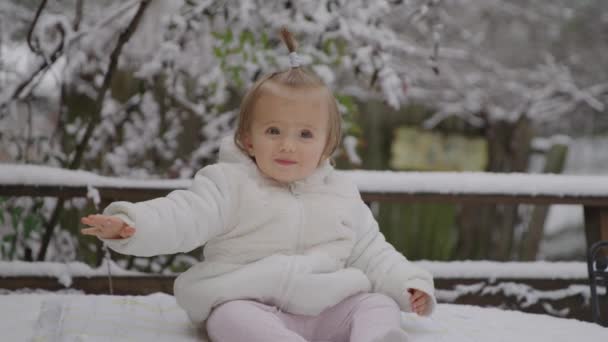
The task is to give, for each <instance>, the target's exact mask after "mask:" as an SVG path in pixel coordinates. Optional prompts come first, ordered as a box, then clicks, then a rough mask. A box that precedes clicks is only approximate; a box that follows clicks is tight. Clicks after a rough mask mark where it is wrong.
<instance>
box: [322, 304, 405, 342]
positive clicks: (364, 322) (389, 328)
mask: <svg viewBox="0 0 608 342" xmlns="http://www.w3.org/2000/svg"><path fill="white" fill-rule="evenodd" d="M321 316H323V318H322V320H321V323H320V326H319V330H318V332H319V333H320V334H321V336H327V337H329V338H330V339H332V340H336V341H338V340H339V341H345V342H346V341H350V342H405V341H407V334H406V333H405V332H404V331H402V330H401V310H400V309H399V306H398V305H397V303H396V302H395V301H394V300H393V299H391V298H390V297H388V296H385V295H383V294H378V293H362V294H358V295H354V296H351V297H349V298H347V299H345V300H344V301H342V302H340V303H338V304H337V305H335V306H333V307H332V308H329V309H328V310H326V311H324V312H323V313H322V314H321ZM332 328H333V331H332V330H331V329H332ZM336 328H338V329H336ZM344 329H350V331H349V332H348V331H347V332H346V334H340V335H341V336H336V335H333V334H332V332H333V333H334V334H335V333H336V332H338V331H339V330H342V331H344ZM332 335H333V336H332Z"/></svg>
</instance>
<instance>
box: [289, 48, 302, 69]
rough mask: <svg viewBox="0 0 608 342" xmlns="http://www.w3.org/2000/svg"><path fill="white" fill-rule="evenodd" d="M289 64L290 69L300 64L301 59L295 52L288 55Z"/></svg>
mask: <svg viewBox="0 0 608 342" xmlns="http://www.w3.org/2000/svg"><path fill="white" fill-rule="evenodd" d="M289 64H290V65H291V67H292V68H297V67H299V66H300V65H301V64H302V59H301V58H300V55H298V53H297V52H295V51H294V52H290V53H289Z"/></svg>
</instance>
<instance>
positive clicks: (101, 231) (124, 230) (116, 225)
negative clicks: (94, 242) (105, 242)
mask: <svg viewBox="0 0 608 342" xmlns="http://www.w3.org/2000/svg"><path fill="white" fill-rule="evenodd" d="M80 222H82V223H84V224H86V225H87V226H90V227H89V228H83V229H81V230H80V232H81V233H82V234H84V235H94V236H97V237H99V238H102V239H124V238H128V237H130V236H131V235H133V234H135V228H134V227H131V226H129V225H127V224H126V223H125V222H124V221H123V220H121V219H119V218H118V217H114V216H107V215H89V216H86V217H83V218H81V219H80Z"/></svg>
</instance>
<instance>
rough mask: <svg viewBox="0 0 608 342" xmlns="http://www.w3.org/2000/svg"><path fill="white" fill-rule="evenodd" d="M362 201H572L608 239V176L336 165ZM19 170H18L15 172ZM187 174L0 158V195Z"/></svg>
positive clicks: (164, 187)
mask: <svg viewBox="0 0 608 342" xmlns="http://www.w3.org/2000/svg"><path fill="white" fill-rule="evenodd" d="M340 172H341V173H342V174H343V175H344V176H345V177H350V178H352V180H353V181H354V182H355V183H356V184H357V185H358V186H359V189H360V191H361V195H362V197H363V199H364V200H365V201H366V202H374V201H380V202H400V203H419V202H435V203H459V204H470V203H479V204H489V203H491V204H535V205H551V204H574V205H580V206H582V207H583V208H584V218H585V234H586V240H587V245H588V246H591V244H593V243H594V242H596V241H598V240H608V176H570V175H546V174H543V175H540V174H495V173H443V172H427V173H418V172H387V171H340ZM16 173H18V174H16ZM190 182H191V181H189V180H179V181H176V180H166V181H155V180H148V181H142V180H126V179H118V178H110V177H102V176H98V175H95V174H92V173H87V172H84V171H70V170H63V169H56V168H49V167H42V166H33V165H30V166H23V165H9V164H0V196H29V197H38V196H49V197H56V198H63V199H69V198H75V197H87V194H89V191H90V189H91V188H94V189H95V190H96V191H97V192H98V194H99V198H100V200H101V203H100V204H99V205H100V207H104V206H105V205H106V204H108V203H110V202H112V201H115V200H124V201H143V200H147V199H151V198H155V197H159V196H164V195H166V194H168V193H169V192H170V191H172V190H175V189H179V188H187V187H188V186H189V185H190Z"/></svg>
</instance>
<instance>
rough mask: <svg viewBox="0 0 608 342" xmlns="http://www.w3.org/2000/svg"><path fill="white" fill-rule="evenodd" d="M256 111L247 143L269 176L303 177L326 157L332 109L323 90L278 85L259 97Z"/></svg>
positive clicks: (282, 179)
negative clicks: (330, 111) (283, 87)
mask: <svg viewBox="0 0 608 342" xmlns="http://www.w3.org/2000/svg"><path fill="white" fill-rule="evenodd" d="M252 114H253V122H252V124H251V128H250V130H249V133H248V134H246V135H245V136H244V141H243V143H244V145H245V146H246V148H247V151H248V152H249V155H251V156H252V157H255V161H256V164H257V166H258V168H259V169H260V170H261V171H262V172H263V173H264V174H265V175H266V176H268V177H271V178H273V179H274V180H276V181H278V182H281V183H290V182H293V181H297V180H301V179H304V178H306V177H308V176H310V175H311V174H312V173H313V172H314V171H315V169H316V168H317V166H318V165H319V163H320V162H321V160H322V158H325V157H326V156H323V150H324V149H325V145H326V143H327V133H328V129H329V127H328V125H329V108H328V104H327V100H326V98H325V96H323V95H321V93H320V91H318V90H301V89H298V90H293V89H282V88H278V87H276V88H275V89H271V91H267V92H265V93H264V94H263V95H261V96H260V98H258V99H257V102H256V104H255V107H254V111H253V113H252Z"/></svg>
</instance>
